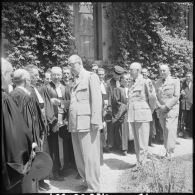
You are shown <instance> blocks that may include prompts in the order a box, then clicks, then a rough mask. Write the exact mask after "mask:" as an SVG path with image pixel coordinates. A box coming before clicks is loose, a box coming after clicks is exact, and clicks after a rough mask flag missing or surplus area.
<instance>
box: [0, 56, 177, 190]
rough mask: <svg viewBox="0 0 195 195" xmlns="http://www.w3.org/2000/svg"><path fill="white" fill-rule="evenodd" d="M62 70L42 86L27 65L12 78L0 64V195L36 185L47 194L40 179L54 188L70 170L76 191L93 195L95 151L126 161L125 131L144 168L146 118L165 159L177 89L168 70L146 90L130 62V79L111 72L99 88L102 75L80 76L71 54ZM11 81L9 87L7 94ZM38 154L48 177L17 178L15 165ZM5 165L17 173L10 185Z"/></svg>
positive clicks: (99, 157)
mask: <svg viewBox="0 0 195 195" xmlns="http://www.w3.org/2000/svg"><path fill="white" fill-rule="evenodd" d="M68 63H69V67H64V68H63V70H62V69H61V68H60V67H57V66H56V67H52V68H51V70H50V71H47V72H46V73H45V84H44V85H43V86H38V80H39V72H38V67H36V66H34V65H27V66H26V67H25V68H24V69H18V70H16V71H14V73H12V71H13V68H12V66H11V64H10V63H9V62H7V61H6V60H5V59H2V66H1V68H2V70H1V73H2V81H3V82H2V84H3V85H2V90H3V92H2V93H3V101H2V104H3V105H4V106H3V117H4V123H5V125H4V126H3V128H4V130H3V133H4V134H5V135H3V139H4V138H5V137H6V136H7V135H8V134H9V133H10V131H11V130H10V129H12V131H11V132H12V134H11V135H12V136H9V142H8V139H5V140H3V141H4V142H3V149H4V153H3V154H4V158H3V165H4V167H3V172H4V175H6V179H5V183H4V186H3V187H4V191H11V192H23V193H27V192H37V190H38V186H39V187H41V188H42V189H47V190H48V189H49V186H48V185H47V184H46V183H45V182H44V179H45V178H46V177H47V176H48V177H49V178H50V179H54V180H58V181H62V180H64V176H66V175H67V170H68V169H70V168H74V169H75V170H76V171H77V172H78V177H80V178H81V179H82V181H83V186H82V191H83V192H99V191H100V165H101V164H103V152H104V151H109V150H111V149H113V148H114V149H118V150H120V151H121V152H122V154H123V155H126V154H127V150H128V139H129V132H130V130H131V132H132V133H133V139H134V145H135V152H136V157H137V162H138V163H137V165H138V167H139V166H142V165H143V164H145V163H146V162H147V157H148V155H147V154H148V143H149V136H150V126H151V122H152V121H153V112H154V111H156V112H157V115H158V118H159V121H160V124H161V127H162V129H163V136H164V146H165V149H166V155H165V156H166V157H168V158H169V157H171V155H172V154H173V152H174V149H175V143H176V137H177V123H178V115H179V97H180V82H179V79H176V78H173V77H172V76H171V75H170V70H169V67H168V65H165V64H162V65H160V79H159V80H157V81H156V83H155V84H153V83H152V82H151V80H150V79H148V78H145V77H144V76H143V75H142V74H141V70H142V67H141V64H140V63H137V62H134V63H132V64H130V65H129V69H130V74H129V73H127V72H126V71H125V70H124V69H123V68H122V67H120V66H115V67H114V73H113V77H112V78H111V79H110V80H108V81H107V82H105V81H104V75H105V70H104V69H103V68H98V69H95V68H94V71H92V72H90V71H87V70H86V69H85V68H84V67H83V62H82V59H81V58H80V57H79V56H78V55H72V56H70V57H69V59H68ZM96 73H97V74H96ZM11 74H12V77H13V82H14V84H15V88H14V89H13V91H11V92H9V93H8V85H9V84H10V82H11ZM63 74H64V80H62V77H63ZM71 74H72V75H73V76H74V79H73V80H71V78H70V75H71ZM8 101H9V102H11V104H10V103H7V102H8ZM10 105H12V108H11V107H10ZM11 109H12V110H13V111H11V112H10V111H9V110H11ZM12 112H13V113H14V112H15V113H18V115H17V117H15V118H14V117H11V116H10V117H9V119H10V120H8V117H6V116H7V113H10V114H11V113H12ZM14 120H15V121H14ZM14 124H16V125H15V126H14ZM20 127H21V128H20ZM24 129H25V130H24ZM14 131H15V132H16V133H15V134H14ZM21 139H22V141H21V142H20V143H18V141H19V140H21ZM60 144H62V149H63V152H62V154H63V162H62V163H61V159H60V156H61V153H60V149H61V148H60ZM20 145H21V147H20ZM13 147H14V148H15V150H16V151H14V149H13ZM10 148H11V149H10ZM17 148H18V149H17ZM31 151H33V152H34V153H33V155H31ZM38 152H43V153H44V152H45V153H48V154H49V156H50V157H51V159H52V162H53V163H52V165H51V163H50V166H52V170H50V169H48V170H47V171H48V173H47V174H46V173H44V176H40V178H36V179H34V178H33V177H30V176H28V175H29V174H30V172H31V171H30V168H29V171H27V172H24V171H23V168H24V167H23V166H24V165H25V164H26V162H29V159H31V160H32V158H33V159H36V156H38ZM24 154H26V155H24ZM10 156H13V157H12V158H11V157H10ZM24 156H25V158H24ZM46 158H47V159H49V158H48V156H47V157H45V159H46ZM9 163H12V164H14V163H15V164H20V165H21V168H20V169H21V173H20V174H19V176H17V177H16V179H15V180H14V181H13V184H12V185H11V183H10V181H11V177H13V175H14V171H16V166H14V167H13V166H12V167H11V168H10V166H9V168H7V166H8V164H9ZM45 163H46V164H47V162H46V161H45ZM48 163H49V160H48ZM46 164H45V166H46ZM62 164H63V165H62ZM31 167H32V165H31ZM10 170H11V172H10ZM40 170H41V168H40ZM26 177H27V179H26V180H25V178H26ZM16 186H19V187H17V188H16ZM27 186H31V188H29V187H27Z"/></svg>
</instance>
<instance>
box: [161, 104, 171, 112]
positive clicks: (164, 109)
mask: <svg viewBox="0 0 195 195" xmlns="http://www.w3.org/2000/svg"><path fill="white" fill-rule="evenodd" d="M159 109H160V111H161V112H168V111H169V108H167V106H165V105H160V106H159Z"/></svg>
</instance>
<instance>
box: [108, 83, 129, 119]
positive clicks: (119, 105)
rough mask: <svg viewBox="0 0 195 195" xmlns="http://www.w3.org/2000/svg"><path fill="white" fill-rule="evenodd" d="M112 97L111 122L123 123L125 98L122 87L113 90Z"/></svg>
mask: <svg viewBox="0 0 195 195" xmlns="http://www.w3.org/2000/svg"><path fill="white" fill-rule="evenodd" d="M113 97H114V99H113V110H112V111H113V122H117V121H119V122H123V121H124V120H125V118H127V117H126V116H127V114H126V113H127V98H126V94H125V89H124V88H123V87H118V88H115V89H114V96H113ZM125 115H126V116H125Z"/></svg>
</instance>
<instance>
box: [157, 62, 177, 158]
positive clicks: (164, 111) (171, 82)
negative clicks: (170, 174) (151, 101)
mask: <svg viewBox="0 0 195 195" xmlns="http://www.w3.org/2000/svg"><path fill="white" fill-rule="evenodd" d="M160 75H161V78H160V79H158V80H157V82H156V84H155V88H156V94H157V109H156V110H157V115H158V117H159V120H160V124H161V126H162V129H163V137H164V147H165V149H166V155H165V157H167V158H170V157H171V156H172V154H173V152H174V149H175V144H176V138H177V125H178V115H179V96H180V81H179V79H178V78H176V79H175V78H173V77H172V76H171V75H170V70H169V66H168V65H167V64H163V65H160Z"/></svg>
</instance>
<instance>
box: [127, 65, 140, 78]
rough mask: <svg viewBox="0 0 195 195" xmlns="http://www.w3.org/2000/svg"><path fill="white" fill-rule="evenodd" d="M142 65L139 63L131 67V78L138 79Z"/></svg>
mask: <svg viewBox="0 0 195 195" xmlns="http://www.w3.org/2000/svg"><path fill="white" fill-rule="evenodd" d="M141 68H142V66H141V64H140V63H138V62H133V63H132V64H131V65H130V74H131V77H132V78H133V79H136V78H137V77H138V75H139V74H140V72H141Z"/></svg>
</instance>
